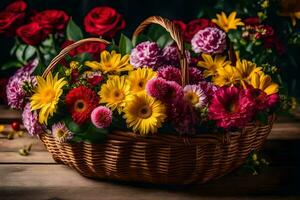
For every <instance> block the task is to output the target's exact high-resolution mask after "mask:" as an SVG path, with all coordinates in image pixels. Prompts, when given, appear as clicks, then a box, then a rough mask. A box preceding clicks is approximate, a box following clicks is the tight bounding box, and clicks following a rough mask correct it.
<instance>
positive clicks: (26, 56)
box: [24, 46, 36, 61]
mask: <svg viewBox="0 0 300 200" xmlns="http://www.w3.org/2000/svg"><path fill="white" fill-rule="evenodd" d="M35 53H36V48H35V47H33V46H27V47H26V49H25V52H24V60H25V61H28V60H29V59H30V58H32V57H33V55H34V54H35Z"/></svg>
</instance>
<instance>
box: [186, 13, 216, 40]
mask: <svg viewBox="0 0 300 200" xmlns="http://www.w3.org/2000/svg"><path fill="white" fill-rule="evenodd" d="M214 26H215V24H214V23H213V22H211V21H210V20H208V19H204V18H200V19H194V20H192V21H190V22H189V23H188V24H187V25H186V29H185V32H184V40H185V41H186V42H191V39H192V38H193V36H194V35H195V34H196V33H197V32H198V31H200V30H202V29H204V28H206V27H214Z"/></svg>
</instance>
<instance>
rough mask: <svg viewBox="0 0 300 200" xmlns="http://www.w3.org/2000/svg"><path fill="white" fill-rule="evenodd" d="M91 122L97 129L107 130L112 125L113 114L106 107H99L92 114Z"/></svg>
mask: <svg viewBox="0 0 300 200" xmlns="http://www.w3.org/2000/svg"><path fill="white" fill-rule="evenodd" d="M91 120H92V123H93V124H94V126H96V127H97V128H106V127H109V125H110V124H111V123H112V112H111V110H110V109H109V108H107V107H105V106H99V107H97V108H95V109H94V110H93V112H92V113H91Z"/></svg>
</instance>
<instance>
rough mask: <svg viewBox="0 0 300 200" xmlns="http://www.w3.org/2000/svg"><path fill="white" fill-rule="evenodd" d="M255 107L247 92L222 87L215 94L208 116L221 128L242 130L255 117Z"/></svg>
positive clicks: (235, 88)
mask: <svg viewBox="0 0 300 200" xmlns="http://www.w3.org/2000/svg"><path fill="white" fill-rule="evenodd" d="M255 105H256V103H255V102H254V101H253V98H252V97H251V95H248V94H247V92H246V91H245V90H243V89H240V88H237V87H221V88H219V89H218V90H217V91H216V92H215V94H214V97H213V99H212V102H211V104H210V105H209V113H208V115H209V118H210V119H211V120H215V121H216V123H217V126H219V127H222V128H225V129H230V128H240V127H242V126H244V125H245V124H246V123H247V122H249V121H250V120H251V119H252V117H253V116H254V114H255V111H256V109H255Z"/></svg>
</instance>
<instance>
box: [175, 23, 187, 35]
mask: <svg viewBox="0 0 300 200" xmlns="http://www.w3.org/2000/svg"><path fill="white" fill-rule="evenodd" d="M172 22H173V23H174V24H175V25H176V26H177V27H178V28H179V30H181V32H182V33H184V31H185V29H186V24H185V23H184V22H183V21H181V20H173V21H172Z"/></svg>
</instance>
